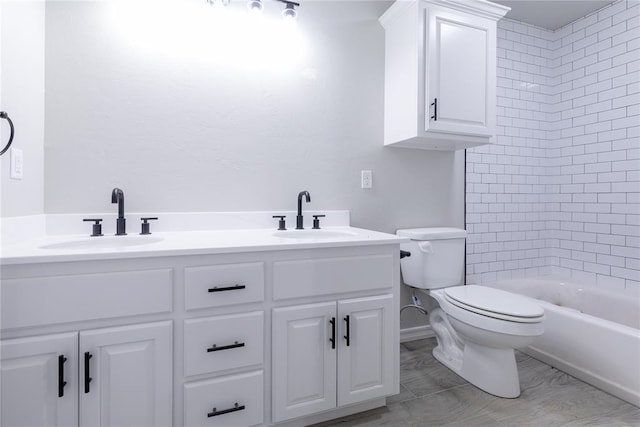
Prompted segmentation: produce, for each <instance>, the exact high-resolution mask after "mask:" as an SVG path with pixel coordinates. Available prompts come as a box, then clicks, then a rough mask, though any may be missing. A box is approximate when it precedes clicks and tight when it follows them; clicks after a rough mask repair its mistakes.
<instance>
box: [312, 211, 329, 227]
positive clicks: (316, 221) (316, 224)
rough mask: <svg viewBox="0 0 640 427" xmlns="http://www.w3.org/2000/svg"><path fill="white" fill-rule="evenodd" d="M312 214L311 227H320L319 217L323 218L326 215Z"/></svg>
mask: <svg viewBox="0 0 640 427" xmlns="http://www.w3.org/2000/svg"><path fill="white" fill-rule="evenodd" d="M312 216H313V229H314V230H319V229H320V218H324V217H325V216H326V215H312Z"/></svg>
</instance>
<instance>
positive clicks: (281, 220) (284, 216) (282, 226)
mask: <svg viewBox="0 0 640 427" xmlns="http://www.w3.org/2000/svg"><path fill="white" fill-rule="evenodd" d="M286 217H287V216H286V215H274V216H273V217H272V218H280V220H279V221H278V230H286V229H287V227H285V222H284V219H285V218H286Z"/></svg>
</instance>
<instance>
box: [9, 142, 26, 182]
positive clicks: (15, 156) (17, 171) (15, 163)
mask: <svg viewBox="0 0 640 427" xmlns="http://www.w3.org/2000/svg"><path fill="white" fill-rule="evenodd" d="M23 166H24V162H23V157H22V150H20V149H18V148H12V149H11V174H10V175H11V179H22V169H23Z"/></svg>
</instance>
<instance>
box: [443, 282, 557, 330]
mask: <svg viewBox="0 0 640 427" xmlns="http://www.w3.org/2000/svg"><path fill="white" fill-rule="evenodd" d="M444 297H445V298H446V300H447V302H449V303H450V304H452V305H454V306H456V307H459V308H461V309H463V310H467V311H470V312H472V313H476V314H478V315H481V316H489V317H492V318H495V319H500V320H505V321H509V322H517V323H539V322H541V321H542V319H543V317H544V309H543V308H542V307H541V306H540V305H538V304H536V303H535V302H534V301H532V300H530V299H529V298H527V297H523V296H521V295H516V294H512V293H509V292H505V291H501V290H499V289H494V288H487V287H484V286H477V285H467V286H455V287H451V288H445V289H444Z"/></svg>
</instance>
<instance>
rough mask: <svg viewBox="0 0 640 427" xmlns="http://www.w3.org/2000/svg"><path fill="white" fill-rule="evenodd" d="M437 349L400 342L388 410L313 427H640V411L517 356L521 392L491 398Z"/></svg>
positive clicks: (422, 342)
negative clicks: (396, 388)
mask: <svg viewBox="0 0 640 427" xmlns="http://www.w3.org/2000/svg"><path fill="white" fill-rule="evenodd" d="M435 345H436V341H435V338H431V339H425V340H419V341H411V342H407V343H404V344H401V348H400V394H398V395H396V396H393V397H391V398H390V399H387V406H386V407H382V408H377V409H374V410H371V411H367V412H362V413H360V414H355V415H351V416H348V417H344V418H340V419H338V420H333V421H330V422H326V423H322V424H316V425H315V426H314V427H329V426H332V427H333V426H340V427H347V426H357V427H380V426H389V427H396V426H398V427H401V426H407V427H422V426H451V427H453V426H456V427H458V426H459V427H480V426H497V427H512V426H513V427H516V426H517V427H521V426H522V427H528V426H531V427H534V426H535V427H538V426H540V427H552V426H567V427H569V426H572V427H573V426H615V427H625V426H635V427H638V426H640V408H637V407H636V406H633V405H631V404H629V403H626V402H624V401H623V400H620V399H618V398H616V397H613V396H611V395H610V394H607V393H605V392H603V391H601V390H598V389H597V388H595V387H592V386H591V385H589V384H586V383H584V382H582V381H580V380H578V379H576V378H574V377H572V376H570V375H567V374H565V373H564V372H562V371H559V370H557V369H555V368H552V367H551V366H549V365H546V364H544V363H542V362H540V361H538V360H536V359H534V358H532V357H530V356H528V355H526V354H524V353H520V352H516V359H517V362H518V370H519V374H520V388H521V390H522V394H521V395H520V397H519V398H517V399H501V398H498V397H495V396H492V395H490V394H487V393H485V392H483V391H481V390H479V389H477V388H476V387H474V386H473V385H471V384H469V383H468V382H466V381H465V380H463V379H462V378H460V377H459V376H457V375H456V374H454V373H453V372H451V371H450V370H449V369H448V368H446V367H445V366H444V365H442V364H441V363H440V362H438V361H436V360H435V359H434V357H433V356H432V355H431V350H432V349H433V347H434V346H435ZM630 374H631V373H630ZM635 374H637V372H636V373H635Z"/></svg>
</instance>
